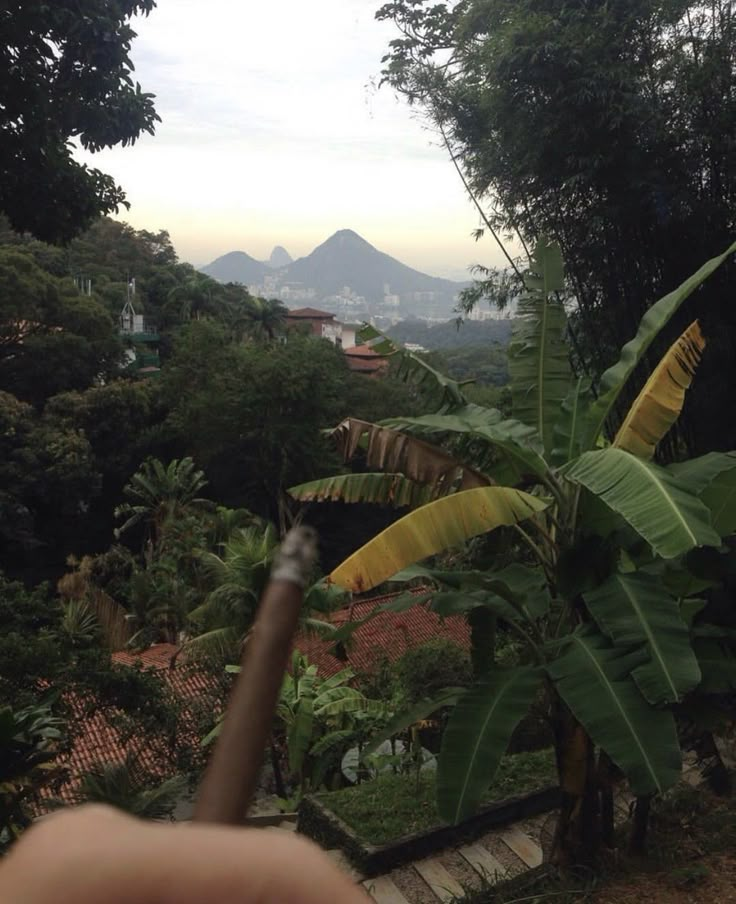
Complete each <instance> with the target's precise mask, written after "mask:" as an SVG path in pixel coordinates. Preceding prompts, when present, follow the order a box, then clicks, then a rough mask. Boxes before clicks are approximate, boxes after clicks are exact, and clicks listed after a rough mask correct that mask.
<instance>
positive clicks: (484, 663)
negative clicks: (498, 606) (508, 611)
mask: <svg viewBox="0 0 736 904" xmlns="http://www.w3.org/2000/svg"><path fill="white" fill-rule="evenodd" d="M468 624H469V625H470V660H471V662H472V665H473V678H474V679H475V680H476V681H481V680H482V679H483V678H486V677H487V676H488V673H489V672H490V670H491V669H492V668H493V663H494V660H495V649H494V648H495V646H496V616H495V615H494V614H493V613H492V612H491V611H490V610H489V609H482V608H478V609H471V610H470V612H469V613H468Z"/></svg>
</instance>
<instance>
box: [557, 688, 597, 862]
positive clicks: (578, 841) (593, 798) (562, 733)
mask: <svg viewBox="0 0 736 904" xmlns="http://www.w3.org/2000/svg"><path fill="white" fill-rule="evenodd" d="M556 710H557V712H556V714H555V715H556V718H555V754H556V757H557V771H558V774H559V777H560V790H561V791H562V804H561V806H560V814H559V817H558V820H557V826H556V828H555V835H554V840H553V843H552V851H551V854H550V860H551V861H552V863H554V864H556V865H558V866H565V867H567V866H574V865H577V864H580V863H590V862H591V860H592V859H593V857H594V856H595V854H596V852H597V850H598V845H599V839H600V824H599V819H598V816H599V807H598V794H597V790H598V789H597V782H596V774H595V760H594V748H593V742H592V741H591V740H590V738H589V737H588V735H587V733H586V731H585V729H584V728H583V726H582V725H580V723H579V722H578V721H577V720H576V719H575V718H574V716H573V715H572V713H570V712H569V710H567V708H566V707H564V706H563V705H562V704H561V703H560V702H559V701H558V702H557V703H556Z"/></svg>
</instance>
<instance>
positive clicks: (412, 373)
mask: <svg viewBox="0 0 736 904" xmlns="http://www.w3.org/2000/svg"><path fill="white" fill-rule="evenodd" d="M357 339H358V341H359V342H360V343H362V344H363V345H367V346H368V347H369V348H372V349H373V350H374V351H375V352H376V353H377V354H379V355H386V356H392V357H393V358H394V360H395V361H396V362H397V364H398V366H397V368H396V370H395V371H394V376H396V377H397V378H398V379H400V380H403V381H404V382H406V383H413V384H414V385H415V386H418V387H419V389H420V390H421V391H422V392H424V393H425V395H426V396H427V397H428V398H429V399H431V400H432V401H433V402H434V404H435V405H437V408H438V410H441V411H453V410H454V409H455V408H462V407H463V406H464V405H466V404H467V399H466V398H465V396H464V395H463V393H462V390H461V389H460V384H459V383H457V382H456V381H455V380H451V379H450V378H449V377H446V376H445V375H444V374H441V373H440V372H439V371H437V370H435V369H434V368H433V367H430V365H429V364H427V362H426V361H425V360H424V359H423V358H421V357H420V356H419V355H415V354H414V353H413V352H409V351H407V350H406V349H405V348H402V346H400V345H398V344H397V343H395V342H394V341H393V340H392V339H389V337H388V336H386V335H384V334H383V333H381V332H379V331H378V330H377V329H376V328H375V327H373V326H371V325H370V324H369V323H364V324H363V326H362V327H361V329H360V330H359V331H358V335H357ZM471 382H472V381H471Z"/></svg>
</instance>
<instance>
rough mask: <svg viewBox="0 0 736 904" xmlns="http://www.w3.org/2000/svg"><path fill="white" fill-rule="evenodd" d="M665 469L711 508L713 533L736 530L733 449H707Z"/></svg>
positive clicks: (734, 453)
mask: <svg viewBox="0 0 736 904" xmlns="http://www.w3.org/2000/svg"><path fill="white" fill-rule="evenodd" d="M668 470H670V471H671V472H672V473H673V474H674V475H675V476H676V477H677V480H678V482H679V483H681V484H682V485H683V486H684V487H686V488H687V489H688V490H689V491H690V492H691V493H694V494H695V495H696V496H698V498H699V499H700V501H701V502H702V503H703V504H704V505H706V506H707V507H708V508H709V509H710V514H711V521H712V524H713V529H714V530H715V531H716V533H718V534H720V535H721V536H722V537H726V536H728V535H729V534H732V533H733V532H734V531H736V452H709V453H708V454H707V455H701V456H700V457H699V458H691V459H690V461H685V462H682V463H681V464H676V465H670V467H669V469H668Z"/></svg>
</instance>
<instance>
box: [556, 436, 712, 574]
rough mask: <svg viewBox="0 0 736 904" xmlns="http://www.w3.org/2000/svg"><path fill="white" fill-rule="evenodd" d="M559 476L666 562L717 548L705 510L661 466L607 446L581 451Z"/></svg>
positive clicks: (708, 516)
mask: <svg viewBox="0 0 736 904" xmlns="http://www.w3.org/2000/svg"><path fill="white" fill-rule="evenodd" d="M563 473H564V475H565V477H566V478H567V479H568V480H572V481H573V482H575V483H580V484H582V485H583V486H584V487H586V488H587V489H588V490H590V492H591V493H593V494H594V495H596V496H598V497H599V498H600V499H601V500H602V501H603V502H605V504H606V505H607V506H608V507H609V508H610V509H612V510H613V511H614V512H618V514H619V515H621V516H622V518H624V520H625V521H627V522H628V523H629V524H630V525H631V526H632V527H633V528H634V530H636V532H637V533H638V534H639V535H640V536H641V537H643V538H644V539H645V540H646V541H647V542H648V543H649V544H650V545H651V546H652V548H653V549H654V551H655V552H656V553H658V554H659V555H660V556H662V558H664V559H673V558H675V557H676V556H678V555H680V554H681V553H684V552H687V551H688V550H689V549H693V548H694V547H696V546H719V545H720V542H721V538H720V536H719V535H718V534H717V533H716V532H715V531H714V530H713V528H712V527H711V524H710V512H709V511H708V509H707V508H706V507H705V505H704V504H703V503H702V502H701V501H700V500H699V499H698V498H697V497H695V496H694V495H692V494H691V493H688V492H687V490H685V489H683V488H682V486H681V485H680V483H679V481H678V480H677V478H676V477H675V475H673V474H672V473H671V472H670V471H668V470H667V469H665V468H660V467H658V466H657V465H653V464H651V463H650V462H647V461H642V460H641V459H639V458H636V457H635V456H634V455H631V453H629V452H625V451H624V450H623V449H614V448H610V449H601V450H600V451H598V452H584V453H583V454H582V455H581V456H580V458H578V459H576V460H575V461H574V462H572V463H571V464H570V465H568V466H567V467H566V468H565V469H563Z"/></svg>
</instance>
